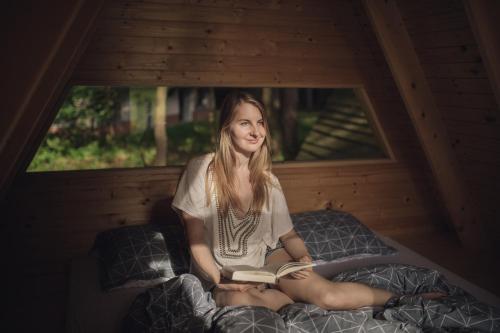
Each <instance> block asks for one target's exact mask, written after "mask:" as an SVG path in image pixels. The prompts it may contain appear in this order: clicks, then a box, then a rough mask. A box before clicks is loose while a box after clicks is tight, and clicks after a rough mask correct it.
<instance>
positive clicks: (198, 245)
mask: <svg viewBox="0 0 500 333" xmlns="http://www.w3.org/2000/svg"><path fill="white" fill-rule="evenodd" d="M182 219H183V220H184V226H185V228H186V234H187V239H188V242H189V249H190V250H191V260H194V262H195V263H196V266H197V267H198V268H200V269H201V270H202V271H203V272H204V273H205V274H206V275H207V277H208V278H209V279H210V281H211V282H213V283H215V284H218V283H220V272H219V269H218V268H217V265H216V264H215V260H214V257H213V256H212V253H211V252H210V249H209V248H208V246H207V244H206V243H205V237H204V232H205V228H204V226H203V221H202V220H200V219H198V218H195V217H193V216H191V215H189V214H187V213H185V212H182Z"/></svg>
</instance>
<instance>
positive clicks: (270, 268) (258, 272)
mask: <svg viewBox="0 0 500 333" xmlns="http://www.w3.org/2000/svg"><path fill="white" fill-rule="evenodd" d="M313 266H314V264H313V263H309V262H297V261H292V262H287V263H275V264H269V265H266V266H264V267H260V268H259V267H253V266H248V265H234V266H224V267H222V271H221V272H222V276H224V277H225V278H227V279H230V280H234V281H248V282H264V283H273V284H276V283H278V279H279V278H280V277H283V276H285V275H287V274H290V273H293V272H296V271H300V270H302V269H305V268H309V267H313Z"/></svg>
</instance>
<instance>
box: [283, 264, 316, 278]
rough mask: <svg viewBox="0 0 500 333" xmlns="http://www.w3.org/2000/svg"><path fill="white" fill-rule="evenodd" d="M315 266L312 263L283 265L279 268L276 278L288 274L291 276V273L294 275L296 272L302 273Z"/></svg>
mask: <svg viewBox="0 0 500 333" xmlns="http://www.w3.org/2000/svg"><path fill="white" fill-rule="evenodd" d="M313 266H314V264H313V263H312V262H311V263H310V262H297V261H294V262H289V263H286V264H283V265H281V267H280V268H279V270H278V271H277V273H276V276H277V277H282V276H285V275H287V274H290V273H293V272H296V271H300V270H302V269H305V268H309V267H313Z"/></svg>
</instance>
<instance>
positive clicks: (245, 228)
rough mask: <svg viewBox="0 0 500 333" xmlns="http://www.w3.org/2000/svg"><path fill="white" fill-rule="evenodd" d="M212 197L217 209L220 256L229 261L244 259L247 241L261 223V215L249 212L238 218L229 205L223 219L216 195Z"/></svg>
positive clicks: (246, 251)
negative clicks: (229, 259)
mask: <svg viewBox="0 0 500 333" xmlns="http://www.w3.org/2000/svg"><path fill="white" fill-rule="evenodd" d="M214 192H216V191H214ZM213 196H214V200H215V203H216V207H217V216H218V236H219V254H220V256H221V257H222V258H231V259H237V258H242V257H245V256H246V255H247V253H248V239H249V238H250V236H252V235H253V234H254V232H255V230H256V229H257V227H258V225H259V223H260V221H261V214H260V213H259V212H254V211H252V210H249V211H248V212H247V213H246V214H245V215H244V216H243V217H241V218H240V217H238V216H237V215H236V213H235V211H234V209H233V207H232V206H231V205H230V206H229V209H228V214H227V216H226V217H224V216H222V213H221V209H220V207H219V201H218V200H217V194H216V193H213Z"/></svg>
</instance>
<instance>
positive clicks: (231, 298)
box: [214, 288, 293, 311]
mask: <svg viewBox="0 0 500 333" xmlns="http://www.w3.org/2000/svg"><path fill="white" fill-rule="evenodd" d="M214 299H215V303H216V304H217V306H227V305H255V306H264V307H266V308H268V309H271V310H273V311H277V310H279V309H280V308H282V307H283V306H285V305H287V304H291V303H293V300H292V299H290V297H288V296H287V295H286V294H285V293H283V292H281V291H279V290H277V289H259V288H252V289H249V290H247V291H244V292H241V291H226V290H221V289H216V290H215V291H214Z"/></svg>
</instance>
